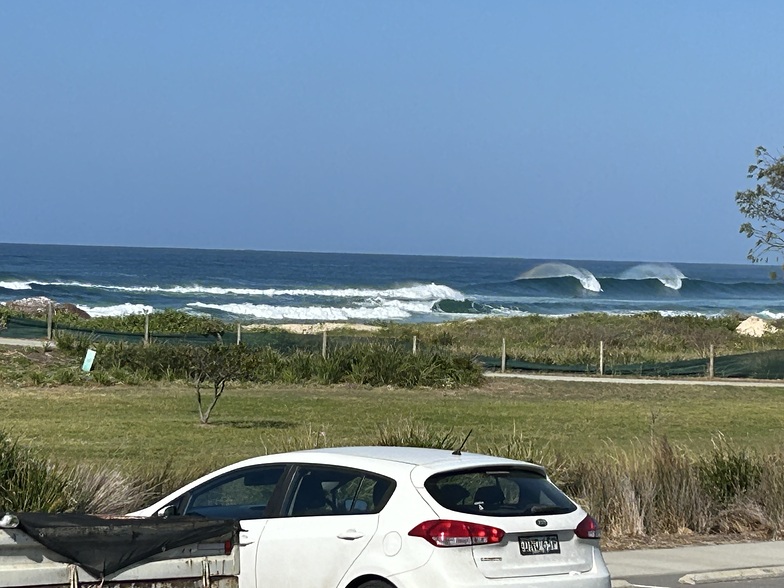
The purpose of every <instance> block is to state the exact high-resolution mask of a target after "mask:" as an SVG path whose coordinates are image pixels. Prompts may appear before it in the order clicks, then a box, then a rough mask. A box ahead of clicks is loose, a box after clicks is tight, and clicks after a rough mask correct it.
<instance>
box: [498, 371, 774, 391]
mask: <svg viewBox="0 0 784 588" xmlns="http://www.w3.org/2000/svg"><path fill="white" fill-rule="evenodd" d="M485 376H487V377H488V378H517V379H522V380H557V381H561V382H594V383H595V382H604V383H607V384H667V385H668V386H671V385H673V384H683V385H684V386H739V387H745V388H748V387H751V386H754V387H757V388H784V380H774V381H770V380H768V381H760V380H727V379H724V380H717V379H714V380H706V379H705V378H699V379H697V378H692V379H676V378H611V377H608V376H564V375H561V374H518V373H514V374H512V373H509V372H506V373H503V374H502V373H500V372H485Z"/></svg>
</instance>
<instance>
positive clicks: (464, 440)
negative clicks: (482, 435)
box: [452, 429, 474, 455]
mask: <svg viewBox="0 0 784 588" xmlns="http://www.w3.org/2000/svg"><path fill="white" fill-rule="evenodd" d="M473 432H474V430H473V429H471V430H470V431H468V435H466V436H465V439H463V442H462V443H461V444H460V447H458V448H457V449H455V450H454V451H453V452H452V455H463V454H462V453H461V451H462V449H463V447H465V444H466V443H468V438H469V437H470V436H471V433H473Z"/></svg>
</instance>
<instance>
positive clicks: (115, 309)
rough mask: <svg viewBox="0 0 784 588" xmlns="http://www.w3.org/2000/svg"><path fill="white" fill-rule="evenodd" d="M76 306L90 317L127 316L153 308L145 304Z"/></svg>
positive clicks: (150, 310) (149, 310)
mask: <svg viewBox="0 0 784 588" xmlns="http://www.w3.org/2000/svg"><path fill="white" fill-rule="evenodd" d="M77 306H78V307H79V308H80V309H82V310H83V311H85V312H86V313H87V314H89V315H90V316H92V317H99V316H128V315H131V314H144V313H145V312H153V311H154V310H155V309H154V308H153V307H152V306H148V305H147V304H115V305H114V306H92V307H91V306H82V305H81V304H77Z"/></svg>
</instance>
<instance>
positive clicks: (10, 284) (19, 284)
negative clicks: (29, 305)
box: [0, 281, 32, 290]
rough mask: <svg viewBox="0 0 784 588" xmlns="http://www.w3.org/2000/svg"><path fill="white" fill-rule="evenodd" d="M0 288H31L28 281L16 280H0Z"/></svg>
mask: <svg viewBox="0 0 784 588" xmlns="http://www.w3.org/2000/svg"><path fill="white" fill-rule="evenodd" d="M0 288H5V289H6V290H32V286H31V285H30V283H29V282H18V281H11V282H0Z"/></svg>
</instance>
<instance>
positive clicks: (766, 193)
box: [735, 147, 784, 262]
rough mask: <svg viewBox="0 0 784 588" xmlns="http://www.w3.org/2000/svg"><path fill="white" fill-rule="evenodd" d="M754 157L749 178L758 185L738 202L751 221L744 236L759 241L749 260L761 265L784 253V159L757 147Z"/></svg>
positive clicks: (743, 193)
mask: <svg viewBox="0 0 784 588" xmlns="http://www.w3.org/2000/svg"><path fill="white" fill-rule="evenodd" d="M754 154H755V157H756V162H755V163H753V164H751V165H750V166H749V169H748V174H747V177H748V178H751V179H754V180H756V181H757V185H756V186H754V188H750V189H748V190H741V191H739V192H737V193H736V194H735V202H736V203H737V205H738V208H739V209H740V212H741V213H742V214H743V215H744V216H746V217H747V218H748V219H749V221H747V222H745V223H743V224H742V225H741V226H740V232H741V233H744V234H745V235H746V236H747V237H749V238H750V239H754V240H755V241H754V245H753V246H752V248H751V249H750V250H749V253H748V258H749V259H750V260H751V261H754V262H758V261H768V257H769V255H771V254H772V255H773V256H774V257H775V258H779V257H780V256H781V254H782V250H784V238H783V237H782V231H783V230H784V155H780V156H778V157H774V156H773V155H771V154H770V153H769V152H768V150H767V149H765V148H764V147H757V149H756V151H755V152H754Z"/></svg>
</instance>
